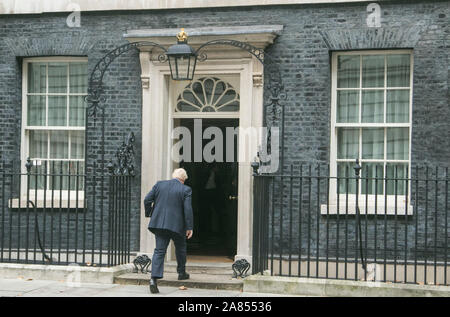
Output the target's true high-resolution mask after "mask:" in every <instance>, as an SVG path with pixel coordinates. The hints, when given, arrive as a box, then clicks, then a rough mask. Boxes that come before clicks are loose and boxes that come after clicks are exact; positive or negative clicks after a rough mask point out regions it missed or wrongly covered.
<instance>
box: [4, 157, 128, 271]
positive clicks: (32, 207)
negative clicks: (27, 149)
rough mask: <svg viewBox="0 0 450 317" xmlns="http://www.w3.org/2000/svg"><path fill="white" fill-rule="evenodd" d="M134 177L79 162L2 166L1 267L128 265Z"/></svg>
mask: <svg viewBox="0 0 450 317" xmlns="http://www.w3.org/2000/svg"><path fill="white" fill-rule="evenodd" d="M94 167H95V164H94ZM132 177H133V176H132V175H130V174H128V173H113V172H108V171H105V173H100V172H99V171H98V170H97V169H96V168H94V169H92V170H88V171H85V170H84V164H83V162H80V161H50V162H45V164H43V163H42V162H38V161H31V160H29V161H28V162H26V163H25V164H24V163H21V164H5V163H3V164H0V262H4V263H34V264H56V265H69V264H73V263H76V264H79V265H87V266H91V265H92V266H112V265H118V264H123V263H128V262H130V243H131V236H130V228H131V223H130V219H131V182H132Z"/></svg>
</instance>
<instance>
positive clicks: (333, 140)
mask: <svg viewBox="0 0 450 317" xmlns="http://www.w3.org/2000/svg"><path fill="white" fill-rule="evenodd" d="M380 54H386V56H387V55H389V54H410V87H401V88H400V89H410V97H409V123H337V122H336V110H337V91H338V90H350V89H346V88H342V89H338V88H337V57H338V56H340V55H380ZM413 61H414V51H413V50H411V49H403V50H367V51H348V52H333V54H332V57H331V125H330V126H331V131H330V176H332V177H336V175H337V162H354V161H353V160H351V159H337V128H339V127H355V128H363V127H383V128H385V129H386V128H388V127H407V128H409V153H408V157H409V159H408V160H389V159H387V151H386V150H387V149H386V147H387V142H386V137H387V133H386V131H384V139H385V140H384V147H385V148H384V158H383V159H382V160H372V159H367V160H365V159H362V158H361V155H362V154H361V153H359V159H360V161H361V162H380V163H384V162H386V163H408V166H409V171H408V175H409V177H411V144H412V143H411V136H412V107H413V100H412V98H413V74H414V64H413ZM386 67H387V63H386V57H385V71H384V77H385V79H384V87H382V89H384V91H385V93H384V110H383V115H384V122H385V121H386V100H387V99H386V91H387V90H389V88H387V87H386V85H387V79H386V78H387V70H386ZM361 74H362V65H361V64H360V78H359V79H360V85H359V88H354V89H353V90H357V91H359V92H360V93H359V105H360V106H359V116H360V122H361V111H362V109H361V98H362V94H361V91H362V89H363V88H362V75H361ZM375 89H378V90H380V88H375ZM391 89H394V88H391ZM364 90H367V89H366V88H364ZM360 133H361V129H360ZM359 142H360V145H359V148H360V150H361V149H362V145H361V142H362V137H361V135H360V137H359ZM360 152H361V151H360ZM383 173H384V171H383ZM336 186H337V182H336V180H335V179H331V180H330V189H329V192H330V206H336V204H337V200H338V199H337V196H338V195H337V194H336V192H337V190H336ZM408 187H409V188H408V193H409V195H408V199H409V201H408V205H409V204H410V201H411V195H410V193H411V182H409V184H408ZM383 190H385V188H384V181H383ZM349 196H352V195H349ZM353 196H354V195H353ZM369 196H373V195H369ZM378 196H379V198H378V200H377V204H378V210H380V209H382V208H383V210H384V208H385V207H386V212H387V213H388V214H389V212H390V210H391V207H392V206H393V205H395V196H393V195H387V206H384V205H383V204H384V197H385V196H384V195H383V194H380V195H378ZM398 197H399V199H401V198H402V197H403V196H401V195H399V196H398ZM345 198H346V195H342V194H341V195H339V201H340V203H339V205H340V206H341V205H342V203H343V202H344V201H345ZM365 198H366V196H365V195H364V194H360V202H363V203H362V204H364V202H365ZM353 200H354V198H353ZM350 201H352V200H350ZM374 201H375V199H374V198H373V197H372V198H370V199H369V205H368V209H369V210H368V213H374V210H373V208H372V207H370V206H371V203H374ZM360 205H361V203H360ZM401 205H402V204H400V205H399V206H398V214H399V215H400V214H405V213H406V211H405V209H406V208H405V203H403V206H401ZM324 206H325V207H326V205H324ZM333 208H334V207H333ZM371 208H372V209H371ZM333 210H336V208H334V209H333ZM344 210H345V209H344ZM353 210H354V208H353ZM360 210H361V213H363V208H362V207H360ZM402 210H403V212H402ZM410 212H411V213H412V209H411V210H408V214H409V213H410ZM378 213H379V211H378ZM321 214H327V209H326V208H324V207H323V206H322V208H321Z"/></svg>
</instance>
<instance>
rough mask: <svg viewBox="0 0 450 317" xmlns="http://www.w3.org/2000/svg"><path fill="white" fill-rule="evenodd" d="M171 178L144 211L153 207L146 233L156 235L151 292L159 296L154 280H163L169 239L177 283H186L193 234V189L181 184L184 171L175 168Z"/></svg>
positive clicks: (148, 200)
mask: <svg viewBox="0 0 450 317" xmlns="http://www.w3.org/2000/svg"><path fill="white" fill-rule="evenodd" d="M172 177H173V179H171V180H168V181H159V182H157V183H156V184H155V186H153V188H152V190H151V191H150V192H149V193H148V194H147V196H146V197H145V199H144V206H145V209H146V210H149V209H151V206H152V204H154V209H153V214H152V217H151V220H150V223H149V225H148V230H150V231H151V232H153V233H154V234H155V238H156V247H155V251H154V253H153V259H152V276H151V279H150V291H151V292H152V293H159V290H158V285H157V280H158V279H160V278H162V277H163V272H164V257H165V255H166V251H167V246H168V245H169V242H170V240H173V242H174V244H175V254H176V258H177V272H178V279H179V280H186V279H188V278H189V274H187V273H186V238H187V239H190V238H191V237H192V234H193V222H194V220H193V214H192V189H191V188H190V187H189V186H187V185H184V181H185V180H186V179H187V174H186V171H185V170H184V169H182V168H178V169H176V170H175V171H174V172H173V174H172Z"/></svg>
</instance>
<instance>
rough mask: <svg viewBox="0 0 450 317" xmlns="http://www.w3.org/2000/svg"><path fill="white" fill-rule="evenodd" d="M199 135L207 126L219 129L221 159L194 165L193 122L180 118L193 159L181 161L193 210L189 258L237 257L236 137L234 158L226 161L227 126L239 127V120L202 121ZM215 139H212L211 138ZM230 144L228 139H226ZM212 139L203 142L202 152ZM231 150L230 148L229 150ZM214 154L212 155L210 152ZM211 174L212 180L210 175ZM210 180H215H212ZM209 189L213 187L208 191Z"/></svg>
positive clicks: (188, 246)
mask: <svg viewBox="0 0 450 317" xmlns="http://www.w3.org/2000/svg"><path fill="white" fill-rule="evenodd" d="M201 125H202V135H203V132H204V131H205V129H207V128H208V127H218V128H219V129H220V130H221V131H222V136H223V145H224V146H223V159H222V162H220V160H217V161H213V162H206V161H205V158H204V157H203V156H202V161H201V162H194V153H193V152H194V145H193V144H194V143H193V142H194V119H181V120H180V122H179V126H184V127H187V128H188V129H189V130H190V132H191V138H192V139H191V142H192V143H191V144H192V151H191V152H192V158H191V161H190V162H181V163H180V166H181V167H183V168H185V169H186V171H187V173H188V177H189V178H188V180H187V181H186V185H188V186H190V187H191V188H192V207H193V211H194V236H193V237H192V239H190V240H188V243H187V252H188V255H202V256H204V255H208V256H227V257H230V258H231V257H234V256H235V255H236V245H237V186H238V164H237V140H238V138H237V136H233V138H234V140H233V142H232V144H234V146H233V153H234V159H233V161H232V162H226V157H227V156H226V154H227V153H226V152H227V147H226V146H225V145H226V144H227V133H226V128H227V127H233V128H236V127H238V126H239V120H238V119H202V121H201ZM213 138H214V137H213ZM228 141H230V140H228ZM209 142H211V139H204V140H203V141H202V143H203V144H202V149H203V148H204V146H205V145H206V144H207V143H209ZM228 150H230V149H228ZM213 153H214V152H213ZM212 173H214V177H211V174H212ZM211 178H213V179H214V180H212V179H211ZM211 187H212V188H211Z"/></svg>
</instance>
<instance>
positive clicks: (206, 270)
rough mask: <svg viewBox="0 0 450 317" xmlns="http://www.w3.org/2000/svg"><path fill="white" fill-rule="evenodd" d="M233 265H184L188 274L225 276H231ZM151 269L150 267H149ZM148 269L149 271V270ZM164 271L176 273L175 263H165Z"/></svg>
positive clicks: (194, 263)
mask: <svg viewBox="0 0 450 317" xmlns="http://www.w3.org/2000/svg"><path fill="white" fill-rule="evenodd" d="M232 264H233V263H199V262H197V263H196V262H191V263H189V262H188V263H187V264H186V271H187V272H188V273H189V274H191V273H192V274H212V275H226V276H228V277H231V276H233V270H232V269H231V265H232ZM150 268H151V267H150ZM150 268H149V269H150ZM164 271H165V272H168V273H176V272H177V263H176V262H172V261H171V262H167V263H166V264H164Z"/></svg>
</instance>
